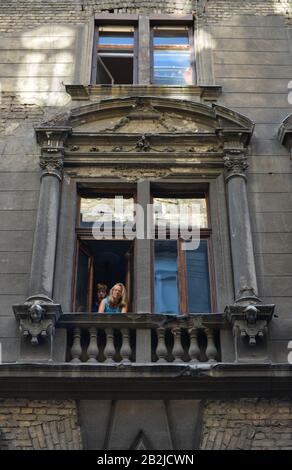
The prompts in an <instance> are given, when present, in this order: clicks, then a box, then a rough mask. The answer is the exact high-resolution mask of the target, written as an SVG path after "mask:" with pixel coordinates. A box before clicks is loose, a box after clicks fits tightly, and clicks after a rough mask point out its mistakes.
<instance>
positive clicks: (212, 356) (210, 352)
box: [205, 328, 218, 362]
mask: <svg viewBox="0 0 292 470" xmlns="http://www.w3.org/2000/svg"><path fill="white" fill-rule="evenodd" d="M205 334H206V336H207V348H206V356H207V359H209V360H208V362H217V361H216V358H217V353H218V351H217V348H216V346H215V343H214V332H213V330H210V329H209V328H206V329H205Z"/></svg>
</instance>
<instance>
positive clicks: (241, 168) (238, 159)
mask: <svg viewBox="0 0 292 470" xmlns="http://www.w3.org/2000/svg"><path fill="white" fill-rule="evenodd" d="M223 161H224V167H225V179H226V181H228V180H229V179H230V178H233V177H235V176H240V177H242V178H245V179H246V175H245V170H246V169H247V168H248V162H247V157H246V154H245V153H244V152H243V151H242V150H240V149H233V150H228V151H227V152H226V153H225V156H224V157H223Z"/></svg>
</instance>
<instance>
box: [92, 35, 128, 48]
mask: <svg viewBox="0 0 292 470" xmlns="http://www.w3.org/2000/svg"><path fill="white" fill-rule="evenodd" d="M99 44H100V45H105V44H106V45H115V46H120V45H127V46H133V44H134V38H133V36H122V35H119V36H114V35H110V36H104V35H100V37H99Z"/></svg>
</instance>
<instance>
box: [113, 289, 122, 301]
mask: <svg viewBox="0 0 292 470" xmlns="http://www.w3.org/2000/svg"><path fill="white" fill-rule="evenodd" d="M112 296H113V299H114V300H116V301H119V300H120V298H121V297H122V288H121V286H114V287H113V290H112Z"/></svg>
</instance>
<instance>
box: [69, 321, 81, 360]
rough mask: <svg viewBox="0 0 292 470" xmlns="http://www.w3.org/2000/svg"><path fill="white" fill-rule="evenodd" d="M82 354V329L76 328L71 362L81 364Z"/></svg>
mask: <svg viewBox="0 0 292 470" xmlns="http://www.w3.org/2000/svg"><path fill="white" fill-rule="evenodd" d="M81 354H82V348H81V329H80V328H74V331H73V344H72V347H71V356H72V359H71V362H81V360H80V357H81Z"/></svg>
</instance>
